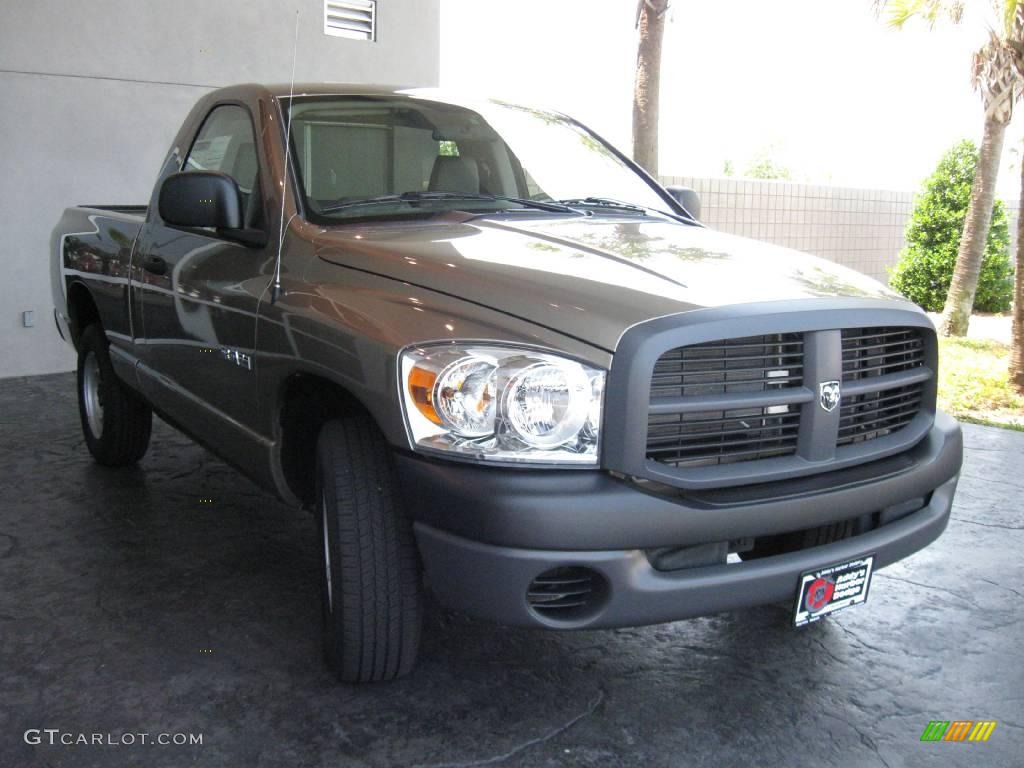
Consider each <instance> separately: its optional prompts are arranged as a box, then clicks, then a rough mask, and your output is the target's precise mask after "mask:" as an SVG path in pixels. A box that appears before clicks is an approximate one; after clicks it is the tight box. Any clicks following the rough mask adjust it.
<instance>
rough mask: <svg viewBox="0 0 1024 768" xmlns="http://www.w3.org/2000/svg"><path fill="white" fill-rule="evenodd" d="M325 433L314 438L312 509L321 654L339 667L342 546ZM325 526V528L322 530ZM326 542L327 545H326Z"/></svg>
mask: <svg viewBox="0 0 1024 768" xmlns="http://www.w3.org/2000/svg"><path fill="white" fill-rule="evenodd" d="M325 439H326V436H325V434H324V431H321V433H320V436H319V439H318V440H317V450H316V472H315V475H316V478H315V482H314V489H315V494H316V495H315V502H314V510H315V514H316V518H317V532H318V533H319V537H318V546H319V560H320V579H319V581H320V613H321V618H322V621H323V644H324V653H325V654H326V655H327V657H328V659H329V661H330V662H331V664H332V666H335V667H337V668H340V667H341V662H342V659H341V658H340V650H339V649H340V643H339V642H338V641H339V640H340V639H341V627H342V624H343V619H342V614H343V611H342V604H341V599H342V591H341V584H340V580H339V578H338V573H339V570H338V569H339V568H340V567H341V546H340V542H339V541H338V516H337V514H336V512H337V510H336V509H335V504H336V501H335V499H336V498H337V491H336V489H335V487H334V479H333V473H332V472H330V471H329V470H328V462H329V459H328V456H327V451H326V447H325V445H324V441H325ZM325 526H326V531H325ZM325 543H326V547H325ZM325 549H327V550H328V551H329V552H330V556H331V571H330V577H328V575H327V573H328V571H327V557H326V554H325ZM328 578H330V580H331V594H332V595H333V602H332V600H331V599H329V598H328V591H327V581H328Z"/></svg>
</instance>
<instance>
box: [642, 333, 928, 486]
mask: <svg viewBox="0 0 1024 768" xmlns="http://www.w3.org/2000/svg"><path fill="white" fill-rule="evenodd" d="M840 338H841V341H842V359H841V361H840V360H839V359H837V357H838V349H837V346H838V342H839V340H840ZM808 350H811V351H808ZM805 352H806V354H805ZM805 366H809V367H810V368H811V369H810V370H807V371H805ZM840 371H841V374H840ZM805 375H806V377H807V378H806V381H805ZM931 375H932V374H931V369H929V368H928V367H927V350H926V345H925V335H924V331H923V330H922V329H920V328H916V327H889V326H885V327H876V328H871V327H868V328H848V329H844V330H842V332H841V333H840V332H838V331H828V330H825V331H806V332H803V333H780V334H767V335H761V336H747V337H743V338H735V339H726V340H716V341H711V342H707V343H700V344H692V345H687V346H682V347H676V348H674V349H670V350H668V351H667V352H665V353H664V354H662V355H661V357H659V358H658V360H657V362H656V363H655V366H654V370H653V373H652V376H651V384H650V403H651V405H650V409H649V412H648V415H647V439H646V457H647V459H648V460H651V461H654V462H657V463H659V464H663V465H667V466H670V467H674V468H677V469H679V470H682V471H684V472H685V471H686V470H691V469H696V468H700V467H712V466H721V465H729V464H736V463H739V462H750V461H758V460H761V459H776V458H782V457H792V460H793V461H794V462H798V460H799V458H801V457H802V458H804V459H807V460H810V461H814V462H819V463H820V462H824V461H827V460H828V459H829V458H830V456H829V451H830V450H831V449H830V448H829V445H834V447H835V449H836V450H835V458H836V459H839V458H842V457H843V456H845V455H849V454H846V453H843V450H844V447H845V446H850V445H853V444H854V443H863V442H867V441H869V440H874V439H877V438H881V437H885V436H888V435H892V434H894V433H896V432H898V431H900V430H901V429H904V428H905V427H906V426H907V425H909V424H911V423H912V422H914V421H915V419H916V417H917V415H918V413H919V412H920V410H921V408H922V406H923V405H924V401H925V398H926V395H927V393H928V392H932V393H933V392H934V385H933V383H932V382H930V381H929V379H930V378H931ZM840 376H841V379H842V397H841V400H840V408H839V413H838V414H836V413H835V412H834V411H827V409H825V410H822V409H824V408H825V406H824V404H819V397H820V392H819V385H820V384H825V383H827V382H828V381H830V380H834V379H837V378H840ZM837 420H838V423H837ZM825 429H827V430H830V432H829V436H828V438H827V440H826V441H825V442H823V440H822V437H824V435H817V434H816V432H817V431H820V430H825ZM802 431H806V432H808V433H814V434H813V435H812V434H808V435H806V436H804V437H806V438H807V439H806V440H803V439H801V436H802ZM857 455H858V456H859V455H860V454H857ZM721 471H722V472H725V471H727V470H724V469H723V470H721ZM737 471H738V470H737ZM737 476H738V475H737Z"/></svg>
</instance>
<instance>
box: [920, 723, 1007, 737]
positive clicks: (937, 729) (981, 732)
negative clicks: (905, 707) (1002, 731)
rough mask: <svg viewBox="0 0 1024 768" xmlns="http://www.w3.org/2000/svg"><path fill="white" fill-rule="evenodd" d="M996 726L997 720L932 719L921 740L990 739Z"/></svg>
mask: <svg viewBox="0 0 1024 768" xmlns="http://www.w3.org/2000/svg"><path fill="white" fill-rule="evenodd" d="M995 728H996V721H995V720H953V721H952V722H951V721H949V720H932V721H931V722H930V723H928V727H927V728H925V729H924V733H922V734H921V741H988V737H989V736H991V735H992V731H994V730H995Z"/></svg>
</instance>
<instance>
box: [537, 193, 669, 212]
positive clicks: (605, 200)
mask: <svg viewBox="0 0 1024 768" xmlns="http://www.w3.org/2000/svg"><path fill="white" fill-rule="evenodd" d="M557 202H559V203H562V204H563V205H575V206H586V205H591V206H594V207H598V208H617V209H618V210H621V211H636V212H638V213H647V211H649V210H652V209H650V208H646V207H644V206H642V205H636V204H635V203H626V202H623V201H622V200H613V199H612V198H610V197H572V198H568V199H566V200H558V201H557Z"/></svg>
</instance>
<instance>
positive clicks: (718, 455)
mask: <svg viewBox="0 0 1024 768" xmlns="http://www.w3.org/2000/svg"><path fill="white" fill-rule="evenodd" d="M802 384H803V336H802V335H801V334H798V333H784V334H772V335H767V336H749V337H745V338H739V339H728V340H723V341H713V342H709V343H707V344H695V345H693V346H689V347H679V348H676V349H672V350H669V351H668V352H666V353H665V354H664V355H662V356H661V358H659V360H658V362H657V363H656V364H655V367H654V374H653V376H652V379H651V398H652V399H654V398H665V397H680V398H690V397H702V396H715V395H729V394H740V393H755V392H771V391H773V390H782V389H785V388H789V387H799V386H801V385H802ZM799 430H800V409H799V407H798V406H794V405H784V404H779V405H766V406H763V407H757V408H737V409H722V410H707V411H698V412H694V411H690V412H687V413H663V414H655V413H652V414H650V415H649V416H648V423H647V457H648V458H650V459H654V460H655V461H658V462H661V463H663V464H669V465H672V466H676V467H701V466H711V465H717V464H731V463H735V462H739V461H751V460H755V459H765V458H771V457H776V456H789V455H792V454H793V453H794V452H795V451H796V444H797V437H798V433H799Z"/></svg>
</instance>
